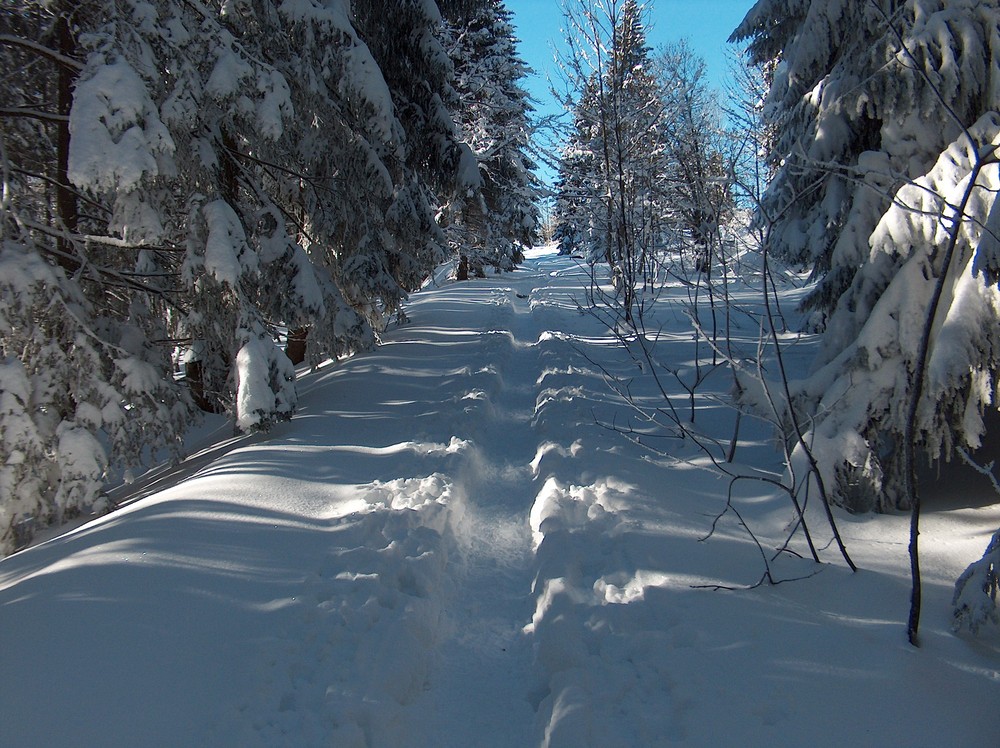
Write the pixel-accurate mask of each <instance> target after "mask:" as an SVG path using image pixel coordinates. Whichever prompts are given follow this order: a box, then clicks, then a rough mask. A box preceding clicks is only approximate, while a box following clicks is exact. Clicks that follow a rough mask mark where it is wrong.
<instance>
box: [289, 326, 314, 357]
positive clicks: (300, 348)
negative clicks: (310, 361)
mask: <svg viewBox="0 0 1000 748" xmlns="http://www.w3.org/2000/svg"><path fill="white" fill-rule="evenodd" d="M308 337H309V328H308V327H297V328H296V329H294V330H289V331H288V342H287V343H286V344H285V355H286V356H288V360H289V361H291V362H292V363H293V364H295V365H296V366H298V365H299V364H301V363H302V362H303V361H305V360H306V338H308Z"/></svg>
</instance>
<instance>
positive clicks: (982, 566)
mask: <svg viewBox="0 0 1000 748" xmlns="http://www.w3.org/2000/svg"><path fill="white" fill-rule="evenodd" d="M998 590H1000V530H997V532H996V533H994V535H993V538H992V539H991V540H990V544H989V545H988V546H987V547H986V552H985V553H984V554H983V557H982V558H981V559H979V560H978V561H976V562H975V563H973V564H971V565H970V566H969V568H968V569H966V570H965V571H964V572H962V575H961V576H960V577H959V578H958V581H956V582H955V596H954V597H953V598H952V601H951V604H952V606H953V607H954V621H953V624H952V625H953V627H954V629H955V630H956V631H961V630H963V629H966V630H968V631H970V632H972V633H973V634H975V633H977V632H978V631H979V628H980V627H981V626H983V625H985V624H988V623H992V624H994V625H1000V610H998V609H997V591H998Z"/></svg>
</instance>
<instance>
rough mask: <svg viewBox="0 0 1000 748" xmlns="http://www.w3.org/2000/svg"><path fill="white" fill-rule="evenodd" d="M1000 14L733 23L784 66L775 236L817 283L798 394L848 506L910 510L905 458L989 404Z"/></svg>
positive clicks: (851, 12)
mask: <svg viewBox="0 0 1000 748" xmlns="http://www.w3.org/2000/svg"><path fill="white" fill-rule="evenodd" d="M998 25H1000V9H998V7H997V4H996V3H982V2H977V1H975V0H949V1H948V2H945V1H944V0H906V1H905V2H896V1H892V2H890V1H889V0H844V1H843V2H835V3H828V2H815V1H809V0H800V1H799V2H795V3H791V4H789V3H786V2H777V1H776V0H760V2H758V3H757V4H756V5H755V6H754V8H753V9H752V10H751V11H750V13H749V14H748V15H747V17H746V19H745V20H744V21H743V23H742V24H741V25H740V27H739V28H738V29H737V30H736V32H735V34H734V38H735V39H744V40H748V41H749V50H750V54H751V55H752V59H753V60H754V61H755V62H757V63H759V64H767V65H772V66H774V67H773V70H774V72H773V83H772V86H771V91H770V94H769V97H768V101H767V108H766V112H765V113H766V115H767V117H768V118H769V119H770V121H771V122H773V123H774V125H775V127H776V141H775V150H774V153H773V154H772V155H771V159H772V163H773V164H774V165H775V168H776V173H775V178H774V180H773V181H772V183H771V185H770V187H769V189H768V191H767V194H766V196H765V201H764V204H763V210H762V219H763V220H764V221H765V222H766V224H767V227H768V247H769V249H770V251H773V252H775V253H778V254H780V255H781V256H783V257H785V258H787V259H789V260H792V261H797V262H800V263H802V264H805V265H807V266H808V267H810V268H812V270H813V275H814V277H815V279H816V281H817V284H816V287H815V290H814V291H813V293H812V294H811V296H810V297H809V298H808V299H807V301H806V307H807V308H808V309H811V310H813V312H814V323H815V325H816V326H817V327H818V328H821V329H823V330H824V333H823V340H822V352H821V354H820V356H819V359H818V360H817V361H816V363H815V366H814V373H813V374H812V375H811V376H810V377H809V378H808V379H806V380H804V381H802V382H798V383H797V384H796V385H795V387H794V391H793V394H794V396H795V402H794V404H793V405H794V407H795V408H797V409H798V410H799V411H800V412H801V415H802V416H804V417H806V418H808V419H811V423H812V424H813V426H812V431H811V433H810V439H811V441H812V442H813V444H814V450H815V452H816V454H817V456H818V457H819V458H820V463H821V464H820V467H821V469H822V470H823V472H824V475H825V478H826V479H827V483H828V485H832V486H836V487H837V492H836V499H837V500H838V501H839V502H840V503H842V504H844V505H845V506H848V507H850V508H852V509H856V510H859V511H865V510H869V509H881V510H887V509H895V508H899V507H904V506H907V505H908V504H909V503H910V502H911V500H912V499H913V492H912V490H911V489H912V486H910V487H908V486H907V483H908V480H909V479H908V477H907V476H911V477H912V464H910V465H907V464H905V463H906V462H907V461H906V460H905V459H904V457H903V456H904V455H905V454H906V453H907V452H908V451H909V450H911V449H913V448H915V449H917V450H918V451H919V452H920V453H922V454H923V455H924V457H925V458H926V459H928V460H938V459H945V460H947V459H949V458H950V457H951V456H952V454H953V453H954V450H955V449H957V448H960V447H969V448H975V447H977V446H979V444H980V443H981V442H982V439H983V436H984V434H985V427H984V422H983V412H984V409H985V408H987V407H990V406H991V405H993V404H995V394H996V372H997V362H998V356H1000V325H998V322H1000V319H998V315H1000V294H998V292H997V287H996V280H997V272H996V269H997V267H998V259H997V254H996V249H997V247H998V246H1000V245H998V244H997V242H996V241H995V240H994V239H993V233H991V232H992V225H993V224H992V222H991V221H989V220H988V217H989V216H990V215H991V206H992V205H993V203H994V196H995V194H996V191H997V188H998V187H1000V176H998V173H997V172H998V167H997V165H996V163H997V147H998V146H1000V119H998V115H997V111H998V110H1000V100H998V92H1000V84H998V81H1000V37H998V36H997V33H996V29H997V28H998ZM993 213H996V211H993ZM987 229H988V230H987ZM910 406H912V410H911V409H910ZM803 422H804V421H803Z"/></svg>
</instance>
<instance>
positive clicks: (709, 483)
mask: <svg viewBox="0 0 1000 748" xmlns="http://www.w3.org/2000/svg"><path fill="white" fill-rule="evenodd" d="M587 282H588V272H587V268H581V267H579V266H577V265H576V263H575V261H574V260H572V259H570V258H567V257H557V256H555V255H554V254H553V253H552V251H549V250H534V251H532V252H529V253H528V259H527V261H526V263H525V267H524V268H523V269H521V270H518V271H516V272H514V273H512V274H506V275H503V276H493V277H490V278H488V279H485V280H481V281H476V282H473V283H451V284H448V283H444V282H440V283H439V284H437V285H429V286H427V287H426V288H425V289H424V290H422V291H420V292H417V293H414V294H413V295H412V296H411V298H410V300H409V302H408V304H407V306H406V312H407V314H408V316H409V317H410V319H411V322H410V323H409V324H407V325H404V326H401V327H397V328H394V329H391V330H388V331H386V332H385V333H384V335H383V345H381V346H380V347H379V348H377V349H376V350H374V351H372V352H370V353H365V354H360V355H357V356H355V357H353V358H351V359H349V360H347V361H345V362H343V363H341V364H339V365H337V366H328V367H323V368H320V369H319V370H318V371H315V372H312V373H306V372H303V373H302V376H301V378H300V380H299V385H300V393H301V394H300V409H299V411H298V414H297V415H296V417H295V418H294V419H293V420H291V421H288V422H284V423H278V424H276V425H275V426H273V428H272V429H271V430H270V432H268V433H267V434H266V435H262V434H255V435H250V436H243V437H239V438H231V437H230V438H224V439H223V440H222V441H219V442H218V443H213V444H211V445H210V446H208V447H206V448H205V449H203V450H201V451H198V452H197V453H196V454H195V455H194V456H193V458H192V460H191V461H190V462H189V463H187V465H186V466H183V465H182V466H180V467H179V468H178V469H177V470H175V471H174V473H173V476H174V478H173V479H172V482H170V483H169V484H168V485H167V487H165V488H161V490H158V491H155V492H152V493H148V494H145V495H143V494H139V495H137V496H142V498H137V499H136V500H134V501H131V502H130V501H127V500H126V501H125V506H124V507H123V508H121V509H119V510H118V511H116V512H114V513H112V514H109V515H107V516H105V517H103V518H101V519H98V520H96V521H94V522H91V523H90V524H87V525H84V526H82V527H80V528H78V529H77V530H75V531H73V532H70V533H68V534H66V535H64V536H62V537H60V538H57V539H54V540H52V541H50V542H47V543H44V544H42V545H39V546H36V547H33V548H30V549H28V550H26V551H23V552H21V553H18V554H15V555H14V556H11V557H9V558H7V559H5V560H4V561H3V562H0V611H3V624H4V635H5V642H9V643H10V645H9V646H4V647H2V648H0V672H3V673H4V675H5V677H4V678H2V679H0V723H2V725H3V742H4V743H5V744H10V745H25V746H29V745H39V746H42V745H44V746H50V747H57V746H80V745H129V746H137V747H142V746H160V745H163V746H167V745H170V746H176V745H212V746H220V747H224V746H240V747H241V748H245V747H253V746H269V747H270V746H297V747H298V746H314V745H335V746H338V748H341V747H345V748H354V747H360V746H379V747H385V748H388V747H390V746H392V747H398V746H414V747H416V746H436V747H440V748H450V747H455V748H458V747H459V746H462V747H463V748H466V747H467V746H472V745H474V746H486V747H489V746H506V747H509V748H523V747H524V746H547V747H550V748H556V747H561V746H566V747H570V746H572V747H573V748H585V747H588V746H592V747H593V748H608V747H609V746H663V745H691V746H701V745H736V744H752V745H771V746H796V745H802V744H808V745H814V746H844V745H928V746H930V745H969V746H974V745H975V746H978V745H982V746H985V745H991V744H993V743H994V742H995V738H996V735H997V734H998V731H1000V714H998V713H997V711H996V710H995V709H992V708H984V705H987V704H992V703H993V701H995V698H994V697H995V695H996V694H997V693H998V691H997V689H998V687H1000V636H997V635H996V634H991V633H990V632H991V631H993V629H991V628H990V626H986V625H984V626H983V627H982V631H981V632H980V638H979V639H977V640H972V639H967V638H963V637H959V636H955V635H953V634H952V633H951V624H952V614H951V607H950V598H951V588H952V582H953V580H954V579H955V578H956V577H957V576H958V575H959V573H960V572H961V570H962V569H964V568H965V566H966V565H967V564H968V563H969V562H970V561H972V560H974V559H976V558H979V557H980V556H981V555H982V553H983V549H984V548H986V547H987V545H988V543H989V540H990V537H991V534H992V531H993V530H995V528H996V527H997V526H998V525H1000V510H998V508H997V507H996V506H995V503H994V502H995V499H993V500H990V499H988V498H986V499H982V500H979V501H974V500H973V499H972V498H970V497H973V496H975V495H977V494H976V491H980V492H981V493H980V494H979V495H981V496H987V495H988V491H989V490H991V489H990V488H989V487H988V486H980V487H979V488H976V485H975V484H973V483H965V484H962V485H963V488H962V489H959V488H958V485H959V484H958V483H956V482H954V480H953V479H952V478H950V477H946V478H944V479H942V481H941V482H938V483H934V484H933V485H932V486H930V487H929V489H933V490H928V491H927V492H926V496H927V501H928V511H927V514H926V523H925V525H924V528H923V534H922V536H921V540H922V544H923V547H924V559H923V563H924V574H925V579H926V586H925V590H924V596H925V598H924V605H925V608H924V610H925V613H924V620H923V622H922V630H923V647H922V648H921V649H920V650H913V649H911V648H909V647H908V646H907V645H906V644H905V630H904V629H905V626H904V617H905V612H906V605H907V594H908V589H907V566H906V518H905V517H897V516H882V517H872V518H858V517H852V516H850V515H844V514H841V513H838V518H839V519H840V520H841V522H842V526H841V529H842V532H843V533H844V535H845V538H846V541H847V543H848V545H849V547H850V550H851V551H852V553H853V555H854V558H855V560H856V561H857V562H858V563H859V565H860V566H861V568H862V571H860V572H859V573H857V574H854V575H852V574H851V573H850V572H849V571H848V570H847V569H846V568H845V567H843V566H842V565H841V564H839V563H837V562H836V561H834V560H833V559H832V558H831V557H830V554H829V553H826V554H825V557H826V558H828V560H830V563H827V564H823V565H816V564H813V563H812V562H811V561H809V560H808V557H807V554H806V553H805V551H804V549H803V548H802V547H801V542H800V541H799V540H797V539H793V542H792V545H791V550H793V551H795V553H796V554H799V555H798V556H797V555H793V554H790V553H785V554H781V555H780V556H778V557H776V558H775V559H774V560H773V561H772V566H773V571H774V573H775V574H776V576H777V578H778V579H781V580H787V581H784V582H783V583H782V584H780V585H777V586H762V587H757V588H751V586H752V585H753V584H754V583H755V582H756V581H757V580H758V579H759V578H760V575H761V570H762V567H761V556H760V553H759V552H758V550H757V546H756V545H755V544H754V542H753V541H752V540H751V538H750V537H749V536H748V534H747V533H746V531H745V529H744V527H743V526H742V525H741V524H740V522H738V521H737V520H736V519H735V517H734V516H733V515H732V514H727V513H725V512H724V510H725V506H726V497H727V488H728V487H727V482H726V481H722V480H719V479H718V475H717V473H713V472H712V471H711V470H707V469H705V461H704V459H703V456H701V455H700V453H699V452H698V451H697V450H694V449H693V448H692V447H691V445H690V444H686V443H683V442H681V441H679V440H675V441H671V442H669V443H670V446H669V448H668V454H667V455H662V456H657V455H654V454H651V453H650V452H648V451H647V450H644V449H640V448H638V447H637V446H635V445H633V444H631V443H630V442H628V441H627V440H625V439H623V438H622V437H621V436H620V435H618V434H616V433H614V432H613V431H612V430H610V429H608V428H607V427H606V425H607V424H612V423H617V424H620V425H625V424H628V423H629V414H630V413H631V412H632V411H631V410H630V409H629V408H627V407H626V406H625V405H624V404H623V403H621V402H620V401H617V400H616V399H615V398H614V397H612V396H611V395H610V393H609V390H608V388H607V385H606V383H605V377H606V376H608V375H611V376H618V377H621V378H623V380H624V379H627V380H628V381H629V382H630V387H631V391H632V392H633V393H634V394H635V395H636V397H639V398H647V397H652V395H653V394H654V388H653V387H652V386H651V383H650V382H648V381H646V380H645V379H644V378H643V377H642V376H640V375H638V374H637V373H636V367H635V364H634V363H633V362H632V361H631V360H630V359H629V358H628V357H627V356H625V355H624V353H623V352H622V350H621V349H620V348H618V347H617V346H615V345H614V344H613V337H612V335H611V334H610V333H609V332H608V331H607V330H605V329H604V328H602V327H601V325H600V324H599V323H598V322H597V321H596V320H595V319H594V318H592V317H591V316H589V315H586V314H580V313H579V312H578V311H577V302H578V301H582V300H583V298H584V297H583V292H584V291H583V289H584V288H585V286H586V285H587ZM673 293H676V295H677V298H683V299H684V300H686V298H687V296H686V293H685V291H684V289H683V288H680V287H678V288H676V289H673V290H672V291H671V290H668V292H667V294H666V297H665V298H672V296H671V294H673ZM733 297H734V301H735V302H736V303H737V304H739V305H740V308H743V309H748V308H751V307H752V305H753V303H755V301H754V300H755V299H756V298H757V296H756V294H755V292H754V291H753V289H744V290H740V289H735V288H734V289H733ZM784 301H785V302H787V303H785V304H784V305H785V307H786V308H792V307H793V306H794V304H793V303H792V301H791V300H790V299H785V300H784ZM664 303H665V304H666V306H664V308H663V312H662V316H661V318H660V321H661V322H662V323H663V325H664V329H663V333H662V336H661V341H660V343H659V345H661V346H662V347H663V348H662V349H660V350H661V353H662V354H663V355H664V356H669V357H670V360H673V361H687V360H690V359H691V355H692V350H693V345H694V343H693V341H692V340H691V335H690V332H689V330H688V329H687V327H686V325H687V322H686V319H685V317H684V315H683V314H681V313H680V312H679V309H678V307H676V306H673V302H664ZM734 332H735V335H736V336H737V339H738V340H737V344H738V345H745V346H747V347H748V348H750V349H755V348H756V343H757V336H758V333H759V330H758V327H757V325H756V322H754V321H753V320H752V319H751V317H750V316H749V315H748V316H747V317H746V318H745V320H744V318H743V317H739V318H734ZM741 336H742V337H741ZM809 344H810V343H809V340H808V339H803V342H802V343H801V345H802V346H808V345H809ZM244 350H245V351H246V354H247V355H248V356H250V355H267V353H266V352H264V351H255V349H254V344H253V343H248V344H247V347H245V348H244ZM240 355H241V356H243V353H242V352H241V354H240ZM808 358H809V356H807V355H805V354H801V355H797V356H789V359H788V362H789V365H790V366H799V367H800V368H801V366H803V365H804V362H805V361H807V360H808ZM127 368H128V370H127V371H125V375H126V376H127V377H137V378H141V377H142V376H143V372H142V371H141V369H139V368H134V367H127ZM0 377H2V382H3V384H4V388H5V392H4V393H3V395H2V397H0V408H2V409H3V411H4V413H6V412H7V411H10V410H11V409H12V408H13V409H14V410H16V408H15V407H14V405H9V406H8V402H9V401H11V400H12V399H14V400H18V401H20V400H23V399H24V397H25V396H26V394H27V393H26V392H25V391H24V384H23V381H22V380H23V377H22V376H21V375H20V374H19V373H18V371H17V370H16V368H11V366H10V365H8V364H4V365H2V366H0ZM730 384H731V379H730V378H727V377H726V376H721V375H720V376H719V377H717V378H710V379H709V380H708V382H707V383H706V385H705V387H706V388H707V389H706V392H705V393H704V395H701V394H699V398H698V423H699V425H700V427H701V428H703V429H706V430H707V431H710V432H712V433H724V432H727V431H729V430H731V427H732V417H733V414H732V412H730V411H729V410H728V409H726V408H720V407H719V405H718V400H719V397H720V396H722V395H723V394H724V393H725V392H726V391H727V390H728V387H729V386H730ZM241 396H242V395H241ZM247 399H248V403H250V404H252V401H253V393H252V392H249V393H248V394H247ZM649 402H653V401H649ZM0 415H3V413H0ZM744 429H745V430H744V431H743V436H742V439H741V442H740V447H739V449H738V453H737V460H738V462H739V461H742V462H745V463H746V465H747V466H749V465H753V466H754V467H755V469H756V470H770V471H775V472H778V473H780V471H781V469H782V466H781V465H780V462H779V460H778V456H777V454H776V453H775V450H774V447H773V444H772V442H771V433H770V431H769V429H768V428H766V427H765V426H763V425H754V424H752V423H751V424H750V425H745V426H744ZM65 437H66V439H67V442H69V441H72V440H73V439H74V438H76V436H75V435H74V434H73V433H71V432H67V433H66V434H65ZM66 446H67V454H70V455H71V454H73V449H72V448H71V446H72V445H70V444H68V443H67V445H66ZM84 446H86V445H84ZM86 453H87V452H86V450H84V451H83V452H82V454H86ZM79 467H80V470H81V471H82V470H85V469H87V466H86V465H80V466H79ZM746 469H747V470H748V471H749V470H750V468H749V467H747V468H746ZM982 482H983V483H985V479H983V480H982ZM140 483H141V481H140ZM162 485H163V484H162V483H161V486H162ZM935 491H936V495H937V498H935ZM983 492H985V493H983ZM733 500H734V501H735V502H736V505H737V506H738V507H739V510H740V512H741V517H742V518H743V521H745V522H746V523H748V524H749V526H751V527H752V528H753V529H754V531H755V533H756V535H757V538H758V539H759V540H760V541H761V543H762V544H763V545H764V547H765V548H768V549H771V552H772V553H773V549H774V548H775V547H777V546H778V545H780V544H781V543H783V542H784V539H785V537H786V532H787V528H788V526H789V523H790V521H791V519H792V513H791V509H790V507H789V504H788V501H787V498H785V497H784V496H782V495H780V494H778V493H775V492H772V491H771V490H770V489H769V488H768V487H767V485H766V484H763V483H760V482H752V483H751V482H747V483H743V484H740V487H739V488H738V489H737V490H736V491H735V492H734V495H733ZM808 511H809V513H810V517H812V519H813V527H814V531H815V532H816V536H817V542H818V543H825V542H826V541H827V540H828V538H823V537H821V535H822V531H821V530H820V527H821V522H820V519H819V517H820V511H821V510H820V507H819V506H818V505H817V504H815V503H814V504H813V505H811V507H810V509H809V510H808ZM814 512H815V514H813V513H814ZM717 517H718V518H719V519H718V522H717V523H716V524H715V531H714V534H711V537H708V536H709V534H710V531H711V529H712V525H713V520H715V519H716V518H717ZM995 555H996V554H995V552H994V558H993V560H992V561H990V563H994V564H995ZM984 563H987V561H984ZM991 568H992V567H991ZM792 580H798V581H792ZM718 587H729V588H732V589H730V590H728V591H727V590H719V589H716V588H718ZM976 604H977V605H980V607H978V608H976V614H977V615H978V616H979V618H978V619H977V620H980V619H982V620H983V621H985V622H988V620H989V618H990V614H989V611H986V610H984V609H983V608H982V606H981V604H980V603H976ZM890 694H891V695H893V700H892V703H891V706H889V705H886V699H887V698H888V695H890Z"/></svg>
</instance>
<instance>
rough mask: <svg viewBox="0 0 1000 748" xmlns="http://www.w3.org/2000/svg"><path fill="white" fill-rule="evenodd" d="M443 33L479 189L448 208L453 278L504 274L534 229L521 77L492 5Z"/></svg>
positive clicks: (467, 13)
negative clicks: (455, 260) (455, 265)
mask: <svg viewBox="0 0 1000 748" xmlns="http://www.w3.org/2000/svg"><path fill="white" fill-rule="evenodd" d="M450 28H451V43H450V45H449V50H448V51H449V54H450V56H451V59H452V62H453V64H454V66H455V89H456V92H457V95H458V106H457V109H456V120H457V122H458V125H459V131H460V133H461V136H462V139H463V140H464V141H465V142H466V143H467V144H468V145H469V146H470V147H471V148H472V150H473V151H474V153H475V155H476V162H477V166H478V172H479V175H480V177H481V186H480V189H479V190H478V191H472V192H471V194H466V195H463V196H460V197H461V198H462V199H460V200H459V201H458V202H457V204H456V205H455V206H454V209H453V213H454V214H455V217H454V219H453V221H454V222H453V225H452V227H451V231H450V233H451V235H452V236H451V239H452V245H453V247H454V250H455V252H456V254H457V255H458V256H459V274H460V275H461V274H462V273H463V271H465V272H466V274H467V271H468V270H471V272H473V273H474V274H477V275H481V274H482V273H483V268H484V267H493V268H495V269H497V270H512V269H513V268H514V266H515V265H516V264H517V263H519V262H521V261H522V260H523V249H524V247H526V246H530V245H531V244H532V243H533V240H534V238H535V234H536V230H537V225H538V208H537V207H536V196H537V192H538V189H537V184H536V179H535V177H534V175H533V170H534V168H535V164H534V162H533V161H532V160H531V158H530V157H529V155H528V149H529V146H530V140H531V127H530V125H529V122H528V117H529V115H530V113H531V111H532V106H531V103H530V101H529V97H528V94H527V92H526V91H525V90H524V88H523V87H522V83H521V81H522V80H523V79H524V77H525V76H526V75H527V74H528V72H529V71H528V68H527V67H526V65H525V63H524V62H523V61H522V60H521V59H520V58H519V57H518V54H517V44H516V39H515V37H514V28H513V26H512V25H511V16H510V12H509V11H508V10H507V9H506V8H505V7H504V5H503V2H501V1H500V0H486V2H484V3H482V4H481V6H480V7H472V8H469V9H466V10H464V11H462V12H458V13H456V14H455V16H454V18H453V19H452V20H451V22H450Z"/></svg>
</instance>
